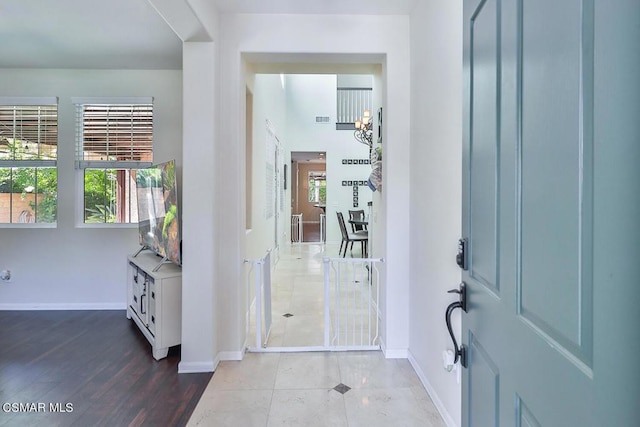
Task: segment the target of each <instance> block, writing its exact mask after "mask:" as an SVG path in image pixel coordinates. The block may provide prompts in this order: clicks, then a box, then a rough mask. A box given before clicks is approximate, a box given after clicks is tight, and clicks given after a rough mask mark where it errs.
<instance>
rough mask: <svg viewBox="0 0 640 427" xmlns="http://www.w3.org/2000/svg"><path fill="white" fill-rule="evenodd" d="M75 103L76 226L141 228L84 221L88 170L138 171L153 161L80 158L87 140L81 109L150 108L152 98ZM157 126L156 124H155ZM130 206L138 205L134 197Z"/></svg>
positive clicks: (152, 148)
mask: <svg viewBox="0 0 640 427" xmlns="http://www.w3.org/2000/svg"><path fill="white" fill-rule="evenodd" d="M71 101H72V103H73V104H74V108H75V140H76V144H75V146H76V149H75V150H76V154H75V161H74V165H75V178H76V179H75V182H76V209H75V211H76V215H75V217H76V218H75V225H76V227H77V228H110V229H113V228H136V229H137V228H138V222H115V223H110V222H100V223H87V222H85V187H84V185H85V171H86V170H87V169H117V170H122V169H126V170H132V169H133V170H137V169H145V168H148V167H150V166H152V165H153V161H135V160H84V158H80V155H81V154H82V153H83V148H84V138H83V134H82V130H83V126H84V121H83V119H84V115H83V114H80V109H81V108H83V107H84V106H86V105H104V106H117V105H151V106H152V108H153V107H154V104H153V97H124V98H123V97H118V98H105V97H99V98H86V97H83V98H78V97H75V98H72V99H71ZM152 123H155V118H154V117H153V116H152ZM153 127H155V125H153ZM153 135H154V132H153V129H152V143H151V158H152V159H153V155H154V144H153V140H154V139H155V137H154V136H153ZM131 203H136V200H135V198H134V199H133V200H132V201H131Z"/></svg>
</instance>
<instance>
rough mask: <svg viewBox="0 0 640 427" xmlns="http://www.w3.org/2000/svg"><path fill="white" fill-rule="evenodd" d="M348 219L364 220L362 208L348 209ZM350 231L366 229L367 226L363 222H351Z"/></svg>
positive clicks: (355, 231)
mask: <svg viewBox="0 0 640 427" xmlns="http://www.w3.org/2000/svg"><path fill="white" fill-rule="evenodd" d="M349 219H350V220H356V221H362V220H364V209H360V210H355V211H351V210H350V211H349ZM351 231H353V232H354V233H357V232H360V231H367V226H366V225H364V224H354V223H351Z"/></svg>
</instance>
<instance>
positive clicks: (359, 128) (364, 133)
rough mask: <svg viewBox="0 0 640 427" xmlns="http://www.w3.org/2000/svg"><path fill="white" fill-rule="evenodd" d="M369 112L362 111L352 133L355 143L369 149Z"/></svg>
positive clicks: (371, 131) (370, 121)
mask: <svg viewBox="0 0 640 427" xmlns="http://www.w3.org/2000/svg"><path fill="white" fill-rule="evenodd" d="M371 124H372V120H371V111H369V110H364V114H363V115H362V119H361V120H356V122H355V126H356V131H355V132H354V133H353V136H354V137H355V139H356V141H358V142H360V143H362V144H364V145H366V146H368V147H369V149H371V147H372V146H373V130H372V129H371V127H372V126H371Z"/></svg>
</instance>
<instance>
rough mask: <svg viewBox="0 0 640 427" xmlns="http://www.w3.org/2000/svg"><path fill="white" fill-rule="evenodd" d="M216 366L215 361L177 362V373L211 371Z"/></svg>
mask: <svg viewBox="0 0 640 427" xmlns="http://www.w3.org/2000/svg"><path fill="white" fill-rule="evenodd" d="M217 367H218V363H217V362H216V361H213V362H209V361H207V362H182V361H181V362H180V363H178V373H179V374H197V373H203V372H213V371H215V370H216V368H217Z"/></svg>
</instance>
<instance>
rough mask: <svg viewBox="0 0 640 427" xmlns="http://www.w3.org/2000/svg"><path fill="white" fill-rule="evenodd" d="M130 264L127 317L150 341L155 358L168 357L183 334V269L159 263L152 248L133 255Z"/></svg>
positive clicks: (128, 264) (128, 265)
mask: <svg viewBox="0 0 640 427" xmlns="http://www.w3.org/2000/svg"><path fill="white" fill-rule="evenodd" d="M127 260H128V263H127V319H133V321H134V322H135V323H136V325H138V327H139V328H140V330H141V331H142V333H143V334H144V336H145V337H147V339H148V340H149V342H150V343H151V348H152V350H153V358H154V359H156V360H159V359H162V358H163V357H167V353H168V351H169V347H173V346H175V345H178V344H180V342H181V335H182V269H181V268H180V267H179V266H177V265H175V264H168V263H167V264H162V265H161V266H160V268H158V269H157V271H153V270H154V269H156V268H157V267H158V265H159V264H160V261H161V258H159V257H158V256H156V255H155V254H154V253H152V252H149V251H143V252H140V253H139V254H138V255H137V256H133V255H130V256H129V257H128V258H127Z"/></svg>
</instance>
